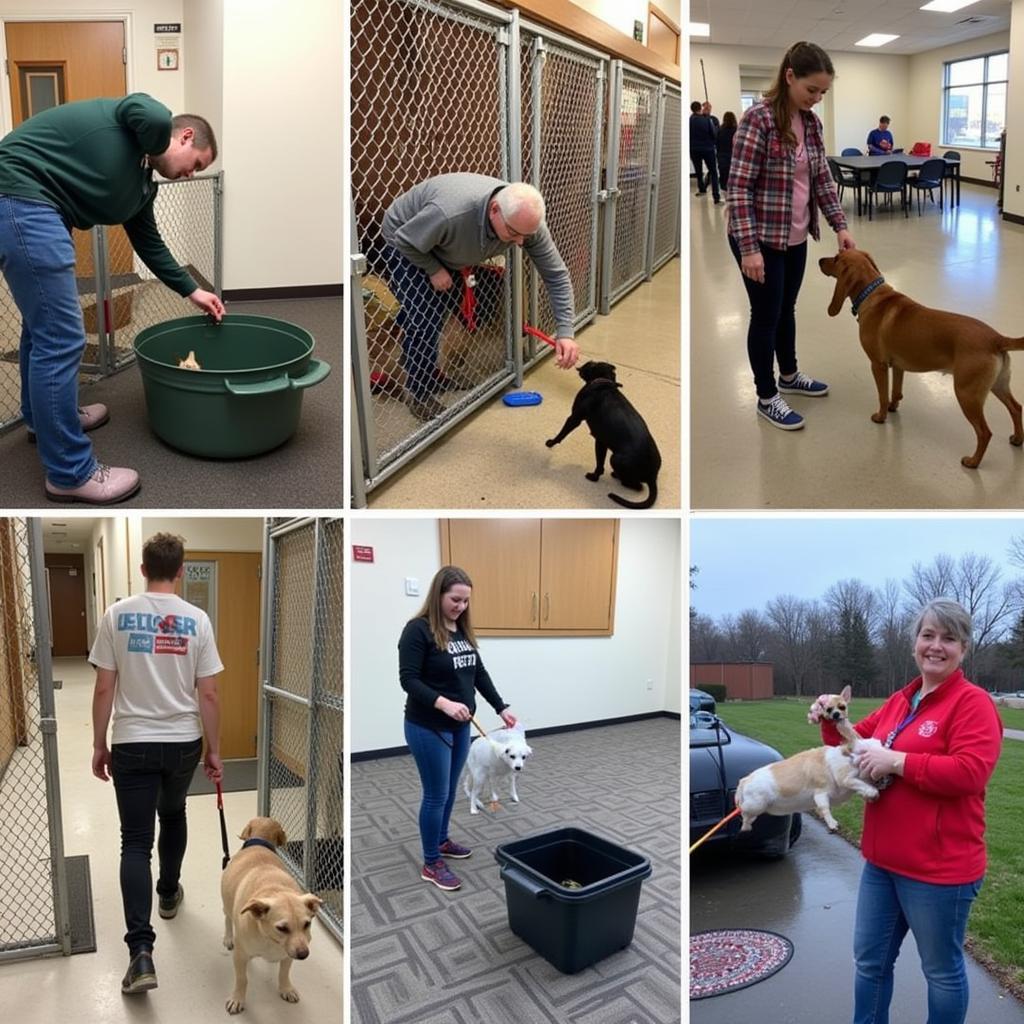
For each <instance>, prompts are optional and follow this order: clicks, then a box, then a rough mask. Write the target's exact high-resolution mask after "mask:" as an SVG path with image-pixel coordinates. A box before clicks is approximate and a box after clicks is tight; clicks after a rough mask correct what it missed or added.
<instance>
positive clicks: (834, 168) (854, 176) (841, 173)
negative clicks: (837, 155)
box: [828, 157, 861, 209]
mask: <svg viewBox="0 0 1024 1024" xmlns="http://www.w3.org/2000/svg"><path fill="white" fill-rule="evenodd" d="M828 169H829V170H830V171H831V172H832V180H833V181H834V182H835V183H836V185H837V186H838V189H839V202H842V201H843V192H845V191H846V189H847V188H852V189H853V190H854V193H855V194H856V196H857V204H858V209H859V206H860V185H861V181H860V175H859V174H858V173H857V172H856V171H851V170H850V168H849V167H840V166H839V164H837V163H836V162H835V160H834V159H833V158H832V157H829V158H828Z"/></svg>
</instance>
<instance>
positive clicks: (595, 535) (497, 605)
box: [441, 519, 619, 636]
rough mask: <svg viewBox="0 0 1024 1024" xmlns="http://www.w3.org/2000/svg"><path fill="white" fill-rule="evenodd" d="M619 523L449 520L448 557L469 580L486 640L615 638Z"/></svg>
mask: <svg viewBox="0 0 1024 1024" xmlns="http://www.w3.org/2000/svg"><path fill="white" fill-rule="evenodd" d="M618 541H619V522H618V520H617V519H443V520H441V558H442V560H443V561H444V562H445V564H448V565H457V566H460V567H461V568H463V569H465V570H466V572H467V573H469V577H470V579H471V580H472V581H473V595H472V599H471V608H472V622H473V628H474V630H476V631H477V632H478V633H480V634H481V635H482V636H610V635H611V634H612V632H613V627H614V624H615V577H616V568H617V556H618Z"/></svg>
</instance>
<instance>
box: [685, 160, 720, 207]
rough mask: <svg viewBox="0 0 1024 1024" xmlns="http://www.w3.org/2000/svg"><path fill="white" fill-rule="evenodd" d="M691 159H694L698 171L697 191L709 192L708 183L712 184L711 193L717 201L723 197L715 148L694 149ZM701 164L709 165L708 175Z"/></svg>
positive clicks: (694, 166)
mask: <svg viewBox="0 0 1024 1024" xmlns="http://www.w3.org/2000/svg"><path fill="white" fill-rule="evenodd" d="M690 159H691V160H692V161H693V169H694V170H695V171H696V172H697V191H698V192H707V190H708V184H709V183H710V185H711V195H712V197H713V198H714V200H715V202H716V203H717V202H718V201H719V200H720V199H721V198H722V193H721V190H720V189H719V185H718V162H717V160H716V158H715V151H714V150H713V149H692V150H690ZM701 165H706V166H707V169H708V170H707V177H705V176H704V174H702V172H701Z"/></svg>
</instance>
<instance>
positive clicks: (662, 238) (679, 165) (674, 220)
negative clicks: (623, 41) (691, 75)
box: [647, 82, 683, 278]
mask: <svg viewBox="0 0 1024 1024" xmlns="http://www.w3.org/2000/svg"><path fill="white" fill-rule="evenodd" d="M654 166H655V167H656V168H657V175H656V177H655V186H654V201H653V202H652V203H651V227H650V230H649V232H648V238H649V247H650V251H649V252H648V254H647V277H648V278H650V277H651V276H652V275H653V274H654V272H655V271H656V270H657V269H658V268H659V267H660V266H662V264H664V263H665V262H666V260H670V259H671V258H672V257H673V256H675V255H676V253H678V252H679V236H680V217H681V214H682V194H683V193H682V188H683V175H682V171H683V100H682V93H681V92H680V90H679V88H678V87H677V86H674V85H672V84H670V83H669V82H662V83H661V93H660V96H659V104H658V134H657V144H656V148H655V161H654Z"/></svg>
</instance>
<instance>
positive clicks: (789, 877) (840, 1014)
mask: <svg viewBox="0 0 1024 1024" xmlns="http://www.w3.org/2000/svg"><path fill="white" fill-rule="evenodd" d="M705 850H707V852H706V853H705ZM702 855H703V856H702ZM862 865H863V860H862V859H861V855H860V851H859V850H858V849H856V848H855V847H853V846H851V845H850V844H849V843H848V842H846V840H844V839H841V838H840V837H839V836H833V835H829V833H828V832H827V830H826V829H825V826H824V825H823V824H821V822H820V821H817V820H815V819H812V818H811V817H810V815H806V814H805V815H804V829H803V835H802V836H801V837H800V839H799V840H798V841H797V843H796V845H795V846H794V847H793V849H792V850H790V852H789V854H787V856H785V857H783V858H782V859H781V860H778V861H766V860H757V859H755V858H740V857H733V856H731V855H730V856H724V855H723V854H721V853H719V852H718V851H717V850H715V849H714V847H713V846H712V848H711V849H707V848H706V847H705V848H704V849H701V850H698V851H697V853H696V854H694V856H693V857H692V858H691V864H690V930H691V932H700V931H707V930H708V929H711V928H762V929H765V930H766V931H773V932H777V933H778V934H780V935H784V936H785V937H786V938H787V939H789V940H790V942H792V943H793V957H792V959H791V960H790V961H789V963H788V964H786V966H785V967H783V968H782V970H780V971H778V972H777V973H776V974H773V975H772V976H771V977H770V978H767V979H766V980H764V981H761V982H758V983H757V984H756V985H751V986H750V987H749V988H745V989H740V990H739V991H737V992H729V993H726V994H725V995H721V996H715V997H713V998H710V999H701V1000H698V1001H696V1002H691V1003H690V1017H689V1019H690V1021H691V1022H692V1024H746V1022H756V1024H848V1022H849V1021H850V1019H851V1017H852V1015H853V919H854V911H855V907H856V902H857V887H858V885H859V882H860V873H861V867H862ZM967 973H968V980H969V983H970V988H971V1003H970V1009H969V1011H968V1014H967V1021H968V1024H1024V1004H1022V1003H1020V1002H1018V1001H1017V1000H1016V999H1015V998H1014V997H1013V996H1012V995H1010V994H1009V993H1007V992H1005V991H1004V990H1003V989H1001V988H1000V987H999V985H998V983H997V982H996V981H994V980H993V979H992V978H991V977H990V976H989V975H988V974H986V973H985V971H984V970H983V969H982V968H981V967H979V966H978V965H977V964H976V963H975V962H974V961H973V960H971V958H970V957H969V956H968V958H967ZM926 1017H927V996H926V990H925V983H924V976H923V975H922V974H921V961H920V959H919V957H918V954H917V946H916V945H915V943H914V937H913V935H910V934H908V935H907V937H906V939H905V940H904V942H903V948H902V950H901V952H900V956H899V959H898V960H897V961H896V990H895V994H894V995H893V1001H892V1008H891V1014H890V1020H891V1022H892V1024H924V1021H925V1018H926Z"/></svg>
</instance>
